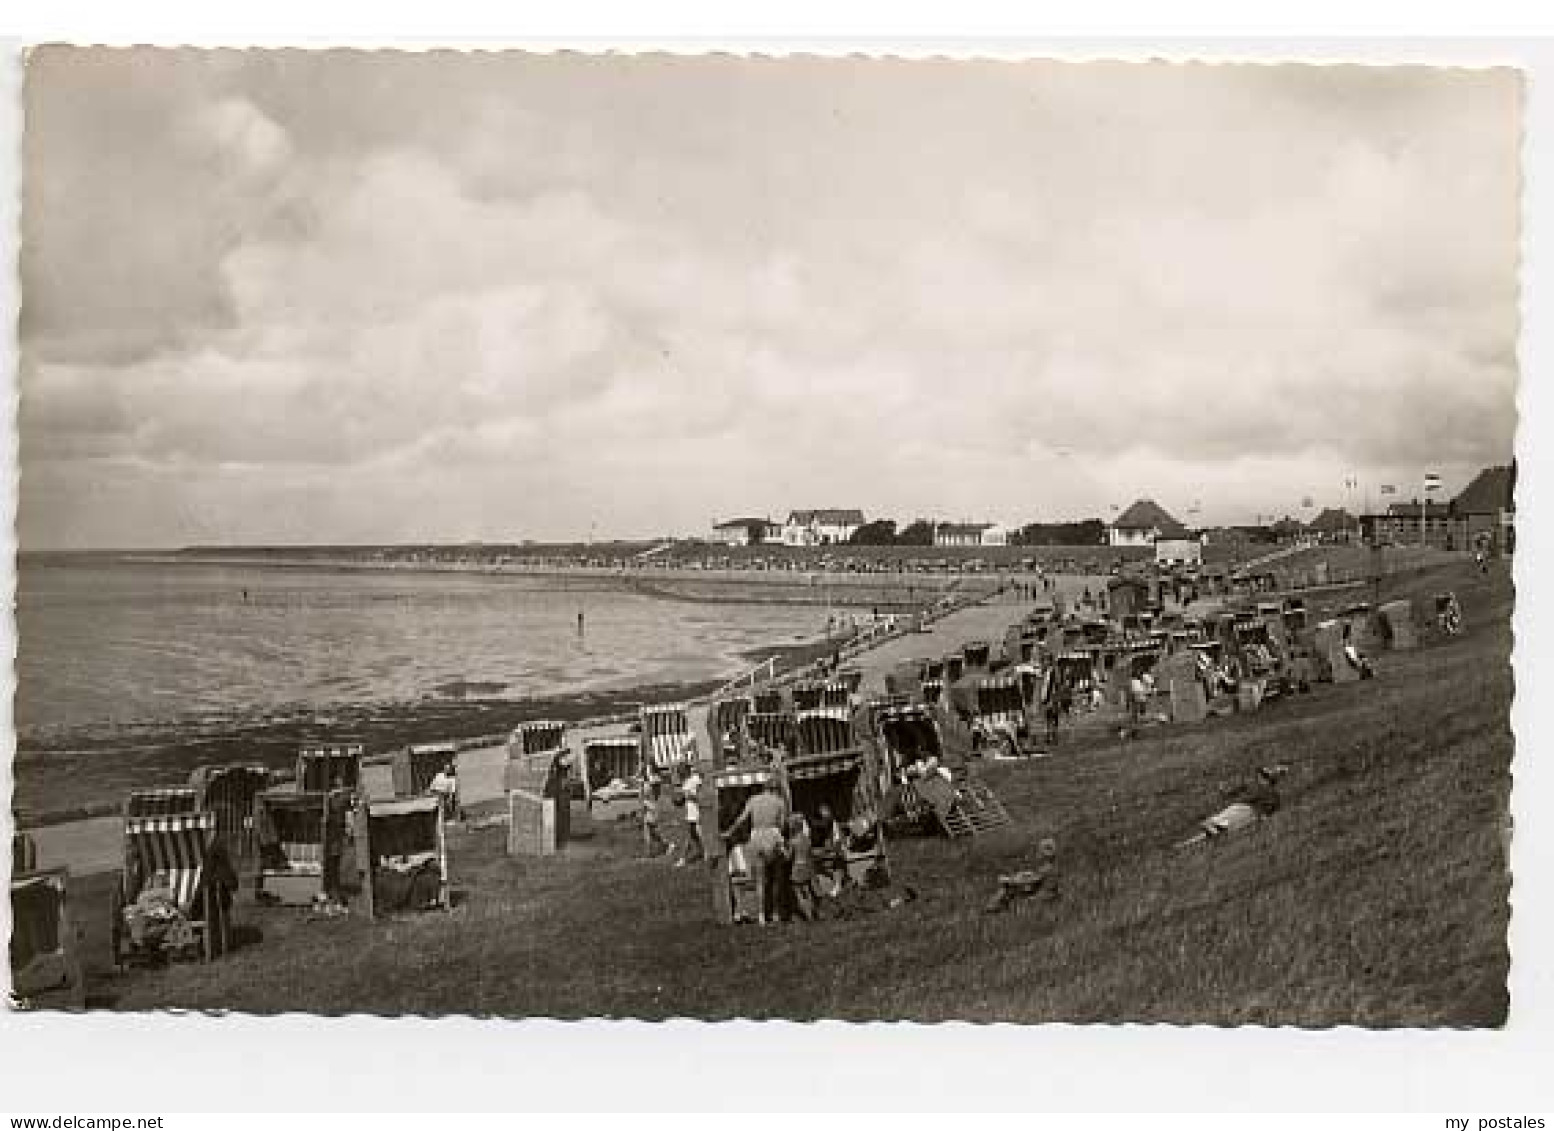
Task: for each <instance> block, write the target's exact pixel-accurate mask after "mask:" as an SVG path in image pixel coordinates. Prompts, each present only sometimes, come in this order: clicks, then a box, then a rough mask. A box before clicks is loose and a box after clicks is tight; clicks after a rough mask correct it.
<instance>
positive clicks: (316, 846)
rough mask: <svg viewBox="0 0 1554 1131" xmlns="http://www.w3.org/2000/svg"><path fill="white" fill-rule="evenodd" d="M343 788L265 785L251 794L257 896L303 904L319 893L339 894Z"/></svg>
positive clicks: (347, 805)
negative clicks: (307, 790) (315, 789)
mask: <svg viewBox="0 0 1554 1131" xmlns="http://www.w3.org/2000/svg"><path fill="white" fill-rule="evenodd" d="M349 808H350V797H349V795H348V794H346V793H345V792H343V791H340V790H336V791H333V792H329V793H325V792H315V793H294V792H291V791H283V790H278V789H269V790H265V791H264V792H262V793H260V794H258V795H257V796H256V797H255V798H254V836H255V839H256V841H257V842H258V850H259V868H258V872H257V874H256V876H255V877H254V893H255V895H256V897H257V898H259V899H261V900H272V901H274V902H277V903H282V904H285V905H287V906H292V907H301V906H306V905H307V904H310V903H312V902H313V900H314V899H315V898H317V897H318V896H319V895H321V894H322V895H333V894H336V893H338V891H339V885H340V857H341V854H342V853H343V852H344V842H345V814H346V811H347V809H349Z"/></svg>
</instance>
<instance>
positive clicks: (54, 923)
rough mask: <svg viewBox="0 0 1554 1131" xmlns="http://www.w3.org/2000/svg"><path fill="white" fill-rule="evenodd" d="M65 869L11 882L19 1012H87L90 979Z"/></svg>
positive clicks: (14, 973)
mask: <svg viewBox="0 0 1554 1131" xmlns="http://www.w3.org/2000/svg"><path fill="white" fill-rule="evenodd" d="M69 889H70V875H69V873H68V872H67V871H66V870H65V869H64V868H51V869H49V870H48V871H44V872H38V871H32V870H30V869H29V870H27V871H25V872H21V871H18V872H16V873H15V874H14V875H13V877H12V879H11V1001H12V1002H13V1003H14V1004H15V1005H16V1007H17V1008H18V1009H84V1008H85V1007H86V978H85V976H84V975H83V973H82V970H81V964H80V961H79V959H78V958H77V957H76V933H75V928H74V927H73V925H72V924H71V921H70V910H69V905H70V900H69Z"/></svg>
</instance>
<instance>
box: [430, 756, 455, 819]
mask: <svg viewBox="0 0 1554 1131" xmlns="http://www.w3.org/2000/svg"><path fill="white" fill-rule="evenodd" d="M427 788H428V790H429V791H430V793H431V795H432V796H433V797H435V798H437V800H438V802H439V803H441V805H442V812H443V816H445V817H448V818H450V819H451V818H452V817H453V816H454V815H455V813H456V812H457V798H458V793H459V781H458V777H457V776H456V775H455V772H454V768H453V766H452V764H451V763H450V764H449V765H446V766H444V767H443V768H442V769H440V770H438V771H437V776H436V777H434V778H432V784H431V785H430V786H428V787H427Z"/></svg>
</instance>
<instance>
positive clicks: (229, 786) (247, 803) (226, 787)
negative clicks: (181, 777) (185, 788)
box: [189, 766, 270, 863]
mask: <svg viewBox="0 0 1554 1131" xmlns="http://www.w3.org/2000/svg"><path fill="white" fill-rule="evenodd" d="M269 784H270V771H269V770H267V769H265V768H264V767H263V766H201V767H200V768H199V769H197V770H195V771H194V772H193V773H192V774H190V775H189V785H190V787H191V788H192V789H193V790H194V792H195V797H196V799H197V801H196V806H197V808H198V809H200V810H209V811H210V812H212V813H215V814H216V831H217V832H218V833H219V834H220V836H221V842H222V843H223V844H224V845H226V848H227V852H228V853H230V854H231V857H232V860H233V862H234V863H238V862H240V861H246V860H250V859H252V858H253V855H254V851H255V848H256V841H255V839H254V798H255V797H257V796H258V795H259V794H260V793H261V792H263V791H264V789H265V788H267V787H268V786H269Z"/></svg>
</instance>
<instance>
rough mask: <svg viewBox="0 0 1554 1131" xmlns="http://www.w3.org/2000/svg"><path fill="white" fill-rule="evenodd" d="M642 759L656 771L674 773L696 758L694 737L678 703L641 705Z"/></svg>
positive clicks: (682, 707) (683, 708) (683, 709)
mask: <svg viewBox="0 0 1554 1131" xmlns="http://www.w3.org/2000/svg"><path fill="white" fill-rule="evenodd" d="M641 722H642V736H641V738H642V760H643V762H644V763H645V764H647V765H651V766H652V767H653V768H654V769H655V770H658V771H660V772H663V771H670V772H675V773H678V772H680V771H682V770H684V769H685V768H686V767H687V766H689V765H690V764H691V763H692V762H695V761H696V737H695V735H693V734H691V723H690V719H689V718H688V717H687V715H686V713H685V706H684V704H681V703H666V704H660V705H657V706H652V707H643V708H642V713H641Z"/></svg>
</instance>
